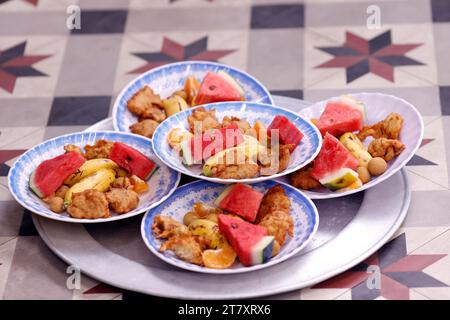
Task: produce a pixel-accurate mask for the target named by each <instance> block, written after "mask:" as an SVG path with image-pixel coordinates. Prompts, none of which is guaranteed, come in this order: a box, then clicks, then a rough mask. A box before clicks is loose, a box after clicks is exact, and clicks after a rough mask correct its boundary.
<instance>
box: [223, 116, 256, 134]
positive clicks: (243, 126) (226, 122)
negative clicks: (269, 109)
mask: <svg viewBox="0 0 450 320" xmlns="http://www.w3.org/2000/svg"><path fill="white" fill-rule="evenodd" d="M233 123H234V124H236V125H237V126H238V128H239V130H241V132H242V133H245V132H246V131H247V130H248V129H251V126H250V123H248V121H246V120H241V119H240V118H238V117H233V116H232V117H228V116H225V117H223V119H222V127H224V128H226V127H228V126H230V125H232V124H233Z"/></svg>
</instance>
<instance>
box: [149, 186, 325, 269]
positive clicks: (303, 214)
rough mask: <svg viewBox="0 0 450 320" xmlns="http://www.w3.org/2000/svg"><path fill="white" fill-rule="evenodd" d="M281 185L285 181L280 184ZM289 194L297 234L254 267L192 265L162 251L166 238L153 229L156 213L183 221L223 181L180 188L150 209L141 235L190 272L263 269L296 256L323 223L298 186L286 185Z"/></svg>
mask: <svg viewBox="0 0 450 320" xmlns="http://www.w3.org/2000/svg"><path fill="white" fill-rule="evenodd" d="M278 183H279V182H276V181H264V182H260V183H257V184H254V185H252V187H253V188H255V189H256V190H258V191H261V192H266V191H267V190H269V189H270V188H271V187H273V186H274V185H276V184H278ZM280 184H281V183H280ZM282 185H283V187H284V189H285V191H286V194H287V196H288V197H289V199H290V200H291V206H292V207H291V212H290V213H291V215H292V217H293V218H294V236H293V237H292V238H291V237H289V236H288V237H287V239H286V242H285V243H284V244H283V246H281V248H280V252H279V253H278V254H277V255H276V256H275V257H273V258H271V259H270V260H269V261H268V262H266V263H264V264H259V265H255V266H251V267H245V266H244V265H242V264H241V263H239V262H237V261H236V262H235V263H234V264H233V265H232V266H231V267H230V268H228V269H211V268H206V267H202V266H198V265H196V264H192V263H189V262H186V261H183V260H180V259H179V258H177V257H176V256H175V255H174V254H173V253H172V252H171V251H166V252H164V253H161V252H159V248H160V246H161V243H162V241H160V240H159V239H156V238H155V237H154V235H153V232H152V230H151V226H152V224H153V220H154V217H155V216H156V215H159V214H161V215H164V216H170V217H172V218H174V219H175V220H177V221H180V222H182V221H183V217H184V215H185V214H186V213H187V212H188V211H190V210H191V209H192V206H193V204H194V203H195V202H204V203H209V204H212V203H213V202H214V200H215V199H216V198H217V197H218V196H219V194H220V193H221V192H222V191H223V190H224V189H225V188H226V186H224V185H222V184H216V183H211V182H206V181H194V182H191V183H188V184H185V185H183V186H181V187H179V188H178V189H177V190H176V191H175V192H174V193H173V194H172V196H170V197H169V199H167V201H165V202H164V203H162V204H161V205H159V206H157V207H155V208H153V209H151V210H149V211H148V212H147V213H146V214H145V216H144V218H143V219H142V224H141V234H142V238H143V239H144V242H145V244H146V245H147V247H148V248H149V249H150V250H151V251H152V252H153V253H154V254H155V255H156V256H158V257H159V258H161V259H162V260H164V261H166V262H167V263H170V264H172V265H174V266H177V267H179V268H183V269H186V270H190V271H196V272H203V273H215V274H230V273H242V272H249V271H255V270H260V269H263V268H267V267H269V266H273V265H275V264H278V263H280V262H282V261H284V260H286V259H288V258H289V257H292V256H293V255H295V254H296V253H298V252H299V251H300V250H301V249H302V248H304V247H305V246H306V245H307V243H308V242H309V241H310V240H311V239H312V237H313V236H314V233H315V232H316V231H317V228H318V226H319V215H318V213H317V208H316V206H315V205H314V203H313V202H312V201H311V200H310V199H309V198H307V197H305V195H304V194H303V193H302V192H300V191H299V190H297V189H296V188H294V187H292V186H289V185H287V184H282Z"/></svg>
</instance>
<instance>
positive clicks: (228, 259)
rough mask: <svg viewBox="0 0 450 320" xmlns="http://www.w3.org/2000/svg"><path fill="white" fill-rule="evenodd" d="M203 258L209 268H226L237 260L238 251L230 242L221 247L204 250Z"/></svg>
mask: <svg viewBox="0 0 450 320" xmlns="http://www.w3.org/2000/svg"><path fill="white" fill-rule="evenodd" d="M202 258H203V263H204V265H205V267H207V268H212V269H226V268H229V267H231V265H232V264H233V263H234V261H235V260H236V252H235V251H234V249H233V248H232V247H231V246H230V245H229V244H228V243H225V244H224V245H223V246H222V248H220V249H217V250H211V249H209V250H205V251H203V255H202Z"/></svg>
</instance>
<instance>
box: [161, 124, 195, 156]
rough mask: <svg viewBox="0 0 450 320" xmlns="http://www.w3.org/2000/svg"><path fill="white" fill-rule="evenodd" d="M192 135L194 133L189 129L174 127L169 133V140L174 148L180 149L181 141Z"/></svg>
mask: <svg viewBox="0 0 450 320" xmlns="http://www.w3.org/2000/svg"><path fill="white" fill-rule="evenodd" d="M192 137H193V135H192V133H190V132H189V131H184V130H182V129H180V128H173V129H172V130H170V131H169V134H168V135H167V142H168V143H169V145H170V147H171V148H172V149H174V150H176V151H179V150H181V143H182V142H183V141H184V140H188V139H190V138H192Z"/></svg>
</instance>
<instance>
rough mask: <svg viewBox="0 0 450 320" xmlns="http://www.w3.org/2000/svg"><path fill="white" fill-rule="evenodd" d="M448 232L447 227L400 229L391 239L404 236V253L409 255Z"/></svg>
mask: <svg viewBox="0 0 450 320" xmlns="http://www.w3.org/2000/svg"><path fill="white" fill-rule="evenodd" d="M447 230H448V228H447V227H434V228H410V227H401V228H400V229H398V230H397V231H396V232H395V234H394V235H393V236H392V239H395V238H397V237H398V236H399V235H401V234H405V236H406V253H407V254H411V253H412V252H413V251H415V250H416V249H418V248H420V247H421V246H423V245H425V244H427V243H428V242H430V241H433V240H434V239H436V238H437V237H439V236H440V235H442V234H443V233H445V232H446V231H447Z"/></svg>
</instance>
